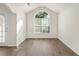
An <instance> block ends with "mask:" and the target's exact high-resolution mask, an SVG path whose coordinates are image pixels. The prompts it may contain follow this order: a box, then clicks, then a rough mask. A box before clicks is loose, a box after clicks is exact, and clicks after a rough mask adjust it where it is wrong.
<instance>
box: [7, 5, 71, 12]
mask: <svg viewBox="0 0 79 59" xmlns="http://www.w3.org/2000/svg"><path fill="white" fill-rule="evenodd" d="M70 4H71V3H31V4H30V6H28V5H27V3H7V4H6V5H7V6H9V7H10V8H11V9H12V11H14V12H18V11H23V12H29V11H31V10H33V9H35V8H37V7H42V6H43V7H47V8H49V9H51V10H53V11H54V12H56V13H60V12H61V11H62V10H63V9H64V8H66V7H68V6H69V5H70Z"/></svg>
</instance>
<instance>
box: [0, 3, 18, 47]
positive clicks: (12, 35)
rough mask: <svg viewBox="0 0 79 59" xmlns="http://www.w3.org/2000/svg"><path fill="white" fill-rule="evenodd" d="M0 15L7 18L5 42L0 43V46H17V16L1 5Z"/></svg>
mask: <svg viewBox="0 0 79 59" xmlns="http://www.w3.org/2000/svg"><path fill="white" fill-rule="evenodd" d="M0 15H2V16H4V18H5V42H3V43H2V42H0V46H16V45H17V43H16V14H15V13H13V12H12V11H11V10H10V9H9V8H8V7H7V6H6V5H5V4H0Z"/></svg>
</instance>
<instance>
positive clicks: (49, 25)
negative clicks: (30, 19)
mask: <svg viewBox="0 0 79 59" xmlns="http://www.w3.org/2000/svg"><path fill="white" fill-rule="evenodd" d="M39 11H41V10H39ZM39 11H37V13H38V12H39ZM42 11H44V12H46V13H48V12H47V11H45V10H42ZM37 13H35V14H34V33H50V28H49V29H48V30H49V32H43V29H44V27H46V26H49V27H50V24H49V20H50V17H48V25H46V26H44V25H43V23H44V20H42V26H41V25H36V24H35V21H36V20H35V19H36V18H35V15H36V14H37ZM48 16H49V14H48ZM36 26H37V27H38V26H41V27H42V32H40V31H39V32H36V31H35V30H36Z"/></svg>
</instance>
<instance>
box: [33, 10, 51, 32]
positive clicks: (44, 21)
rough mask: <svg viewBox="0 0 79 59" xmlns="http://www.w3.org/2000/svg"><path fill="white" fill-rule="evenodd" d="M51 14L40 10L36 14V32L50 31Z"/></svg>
mask: <svg viewBox="0 0 79 59" xmlns="http://www.w3.org/2000/svg"><path fill="white" fill-rule="evenodd" d="M49 18H50V17H49V14H48V13H47V12H46V11H44V10H40V11H38V12H37V13H36V14H35V15H34V32H36V33H49V32H50V25H49V20H50V19H49Z"/></svg>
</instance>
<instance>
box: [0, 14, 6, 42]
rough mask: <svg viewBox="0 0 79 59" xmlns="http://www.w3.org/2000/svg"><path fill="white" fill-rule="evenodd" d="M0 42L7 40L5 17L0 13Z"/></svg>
mask: <svg viewBox="0 0 79 59" xmlns="http://www.w3.org/2000/svg"><path fill="white" fill-rule="evenodd" d="M0 42H5V18H4V16H2V15H0Z"/></svg>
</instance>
